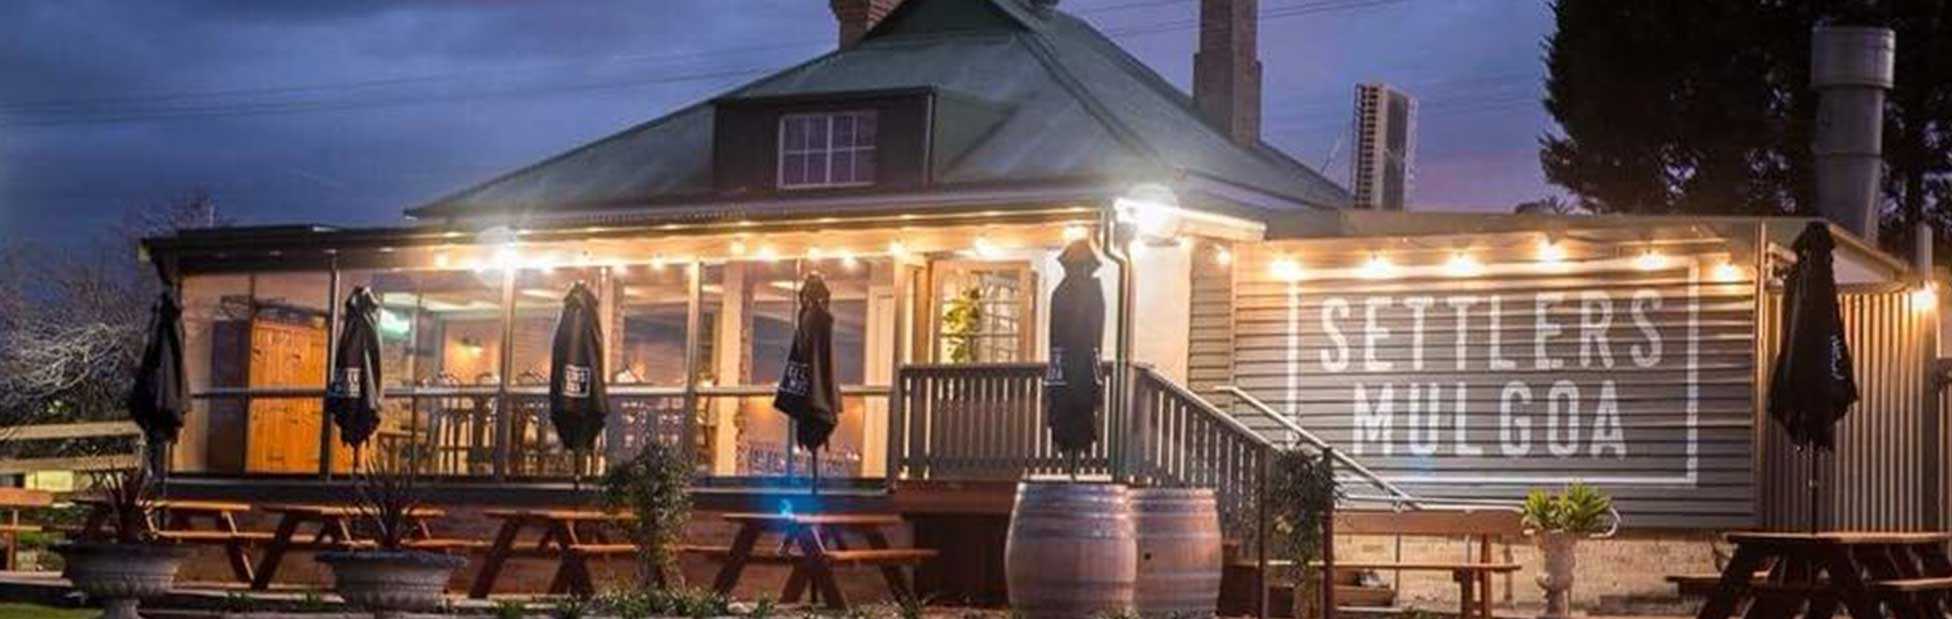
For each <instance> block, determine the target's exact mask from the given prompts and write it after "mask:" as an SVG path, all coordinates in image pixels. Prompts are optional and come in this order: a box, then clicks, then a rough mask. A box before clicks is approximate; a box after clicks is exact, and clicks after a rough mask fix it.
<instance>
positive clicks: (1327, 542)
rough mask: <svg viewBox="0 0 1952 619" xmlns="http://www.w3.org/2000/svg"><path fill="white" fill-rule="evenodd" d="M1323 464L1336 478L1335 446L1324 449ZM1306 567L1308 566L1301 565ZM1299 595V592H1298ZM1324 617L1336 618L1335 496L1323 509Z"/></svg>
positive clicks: (1324, 618)
mask: <svg viewBox="0 0 1952 619" xmlns="http://www.w3.org/2000/svg"><path fill="white" fill-rule="evenodd" d="M1322 466H1323V467H1324V468H1326V469H1328V477H1329V479H1335V448H1334V447H1328V448H1324V449H1322ZM1299 567H1301V568H1303V569H1306V567H1307V566H1299ZM1297 595H1299V594H1297ZM1322 619H1335V498H1334V497H1333V496H1330V497H1329V501H1328V508H1327V509H1325V510H1323V511H1322Z"/></svg>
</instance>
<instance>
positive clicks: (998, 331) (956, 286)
mask: <svg viewBox="0 0 1952 619" xmlns="http://www.w3.org/2000/svg"><path fill="white" fill-rule="evenodd" d="M1035 281H1036V280H1035V275H1034V273H1033V272H1032V271H1031V270H1030V266H1029V265H1028V264H1024V263H1019V262H961V261H945V262H942V263H938V264H937V270H936V276H935V282H934V284H935V285H934V290H935V312H934V314H935V334H936V337H935V358H936V359H937V360H939V361H942V362H947V363H991V362H1010V361H1023V360H1027V359H1030V358H1031V343H1032V342H1031V337H1032V333H1033V332H1034V330H1033V329H1032V328H1031V327H1032V325H1031V324H1030V317H1031V316H1032V315H1033V314H1032V312H1031V310H1032V308H1031V305H1030V304H1031V299H1032V298H1034V297H1035V294H1034V292H1033V291H1035V290H1036V283H1035Z"/></svg>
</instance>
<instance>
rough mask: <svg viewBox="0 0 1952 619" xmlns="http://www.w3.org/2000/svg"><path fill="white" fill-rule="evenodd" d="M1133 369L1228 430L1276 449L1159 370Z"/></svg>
mask: <svg viewBox="0 0 1952 619" xmlns="http://www.w3.org/2000/svg"><path fill="white" fill-rule="evenodd" d="M1133 367H1134V368H1137V369H1138V370H1139V372H1140V373H1141V374H1143V375H1144V376H1145V377H1146V378H1148V379H1151V380H1152V381H1153V382H1154V383H1155V384H1156V385H1157V386H1158V387H1160V388H1162V389H1164V390H1166V391H1170V392H1172V394H1173V395H1176V396H1179V397H1182V398H1186V400H1187V401H1190V402H1193V403H1194V404H1198V405H1199V407H1200V408H1201V409H1203V410H1202V412H1205V413H1207V414H1208V415H1209V416H1211V417H1213V418H1214V419H1216V420H1218V421H1219V422H1220V423H1222V424H1225V425H1226V426H1227V429H1229V430H1233V431H1234V432H1236V433H1239V434H1241V435H1242V436H1245V437H1247V438H1249V439H1251V440H1253V441H1255V442H1257V443H1259V444H1260V445H1261V446H1262V447H1266V448H1268V449H1275V448H1276V447H1275V445H1274V441H1271V440H1268V438H1267V437H1266V436H1263V435H1261V433H1259V432H1255V431H1254V429H1253V428H1249V427H1247V425H1246V424H1243V423H1241V422H1240V420H1239V419H1235V418H1234V416H1233V415H1229V414H1226V412H1225V411H1223V410H1222V409H1221V408H1220V407H1218V406H1214V404H1213V403H1212V402H1209V401H1207V399H1206V398H1202V397H1200V396H1199V394H1197V393H1193V391H1192V390H1190V389H1187V388H1186V387H1185V386H1183V385H1180V384H1179V383H1177V382H1174V381H1173V380H1172V379H1170V378H1167V377H1166V376H1165V375H1164V374H1160V373H1159V371H1158V370H1155V369H1153V368H1152V367H1151V366H1146V365H1140V364H1133Z"/></svg>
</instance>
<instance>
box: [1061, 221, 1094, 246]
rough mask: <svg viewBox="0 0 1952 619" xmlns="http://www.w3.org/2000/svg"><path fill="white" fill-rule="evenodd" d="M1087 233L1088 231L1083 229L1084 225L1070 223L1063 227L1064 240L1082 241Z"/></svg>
mask: <svg viewBox="0 0 1952 619" xmlns="http://www.w3.org/2000/svg"><path fill="white" fill-rule="evenodd" d="M1088 234H1090V232H1089V231H1087V230H1085V229H1084V226H1080V225H1077V224H1071V225H1069V226H1065V227H1064V240H1065V241H1066V242H1070V241H1082V240H1084V237H1085V235H1088Z"/></svg>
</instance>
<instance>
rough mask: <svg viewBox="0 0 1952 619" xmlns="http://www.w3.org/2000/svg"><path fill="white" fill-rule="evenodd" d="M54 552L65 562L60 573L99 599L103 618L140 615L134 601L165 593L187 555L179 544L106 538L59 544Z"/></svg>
mask: <svg viewBox="0 0 1952 619" xmlns="http://www.w3.org/2000/svg"><path fill="white" fill-rule="evenodd" d="M54 552H56V553H60V555H61V558H62V560H63V561H65V562H66V565H67V567H66V568H64V569H63V570H62V571H61V575H62V576H63V577H66V578H67V579H68V581H69V582H71V583H74V586H75V589H77V590H80V591H81V592H82V593H84V594H87V596H88V599H91V600H98V601H100V602H101V603H102V609H103V610H102V617H103V618H104V619H140V618H141V615H138V614H136V605H137V604H139V603H141V601H142V600H143V598H153V597H158V596H161V595H163V594H166V593H169V591H170V587H171V585H173V584H175V583H176V569H177V567H178V566H180V565H182V564H183V558H184V557H186V556H188V555H189V549H188V548H185V547H182V546H163V545H158V544H113V543H107V542H77V543H72V544H61V545H58V546H55V547H54Z"/></svg>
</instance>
